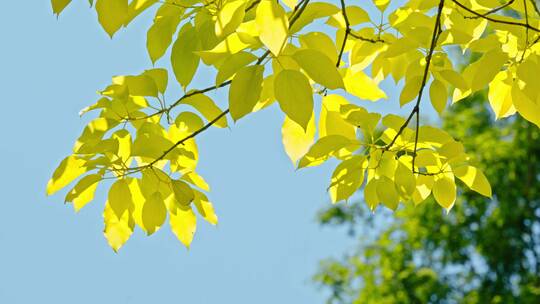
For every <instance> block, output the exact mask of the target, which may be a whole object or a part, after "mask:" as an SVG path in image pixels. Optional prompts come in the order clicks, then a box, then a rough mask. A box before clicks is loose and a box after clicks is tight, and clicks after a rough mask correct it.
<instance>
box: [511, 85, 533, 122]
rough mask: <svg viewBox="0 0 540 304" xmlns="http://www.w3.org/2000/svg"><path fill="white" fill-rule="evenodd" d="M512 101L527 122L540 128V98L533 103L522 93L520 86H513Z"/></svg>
mask: <svg viewBox="0 0 540 304" xmlns="http://www.w3.org/2000/svg"><path fill="white" fill-rule="evenodd" d="M512 101H513V102H514V106H515V107H516V109H517V111H518V112H519V114H520V115H521V116H522V117H523V118H525V119H526V120H528V121H530V122H532V123H534V124H535V125H537V126H538V127H539V128H540V97H539V98H537V100H536V101H532V100H530V99H529V97H528V96H527V95H525V94H523V92H522V91H521V89H520V88H519V85H518V84H517V83H514V85H513V86H512Z"/></svg>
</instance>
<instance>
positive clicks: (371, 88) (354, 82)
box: [343, 70, 387, 101]
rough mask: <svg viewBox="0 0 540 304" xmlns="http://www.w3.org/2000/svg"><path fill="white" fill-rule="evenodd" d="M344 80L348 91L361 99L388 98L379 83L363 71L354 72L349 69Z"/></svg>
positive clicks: (375, 99)
mask: <svg viewBox="0 0 540 304" xmlns="http://www.w3.org/2000/svg"><path fill="white" fill-rule="evenodd" d="M343 80H344V82H345V88H346V90H347V92H348V93H350V94H352V95H354V96H356V97H358V98H360V99H366V100H370V101H377V100H379V99H381V98H387V96H386V93H384V91H383V90H381V89H380V88H379V87H378V86H377V83H375V81H373V79H371V78H369V77H368V76H367V75H366V74H364V72H362V71H358V72H354V73H353V72H351V71H350V70H348V71H347V74H346V75H345V77H344V78H343Z"/></svg>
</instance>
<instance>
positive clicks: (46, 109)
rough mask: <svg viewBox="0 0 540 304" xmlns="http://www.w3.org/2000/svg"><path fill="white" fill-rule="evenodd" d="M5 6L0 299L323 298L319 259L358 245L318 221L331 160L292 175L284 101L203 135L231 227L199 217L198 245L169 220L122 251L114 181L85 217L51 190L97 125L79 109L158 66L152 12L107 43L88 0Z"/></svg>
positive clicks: (204, 156)
mask: <svg viewBox="0 0 540 304" xmlns="http://www.w3.org/2000/svg"><path fill="white" fill-rule="evenodd" d="M4 2H5V3H3V5H2V9H1V10H0V34H1V35H0V37H1V41H2V42H1V45H2V46H1V48H0V58H1V59H0V89H1V91H2V95H1V97H0V99H1V103H2V113H3V115H2V118H1V119H0V134H1V135H2V137H1V141H0V156H1V160H2V166H1V170H2V174H0V204H1V210H0V226H1V229H0V244H1V245H0V303H10V304H15V303H152V302H154V303H166V302H167V303H169V302H173V303H190V304H197V303H258V304H264V303H269V304H270V303H272V304H275V303H323V302H324V294H323V293H321V292H319V291H318V290H317V289H316V287H315V286H314V285H313V284H312V283H311V281H310V277H311V275H312V274H313V273H314V272H315V271H316V268H317V263H318V260H320V259H322V258H325V257H328V256H339V255H340V254H341V253H342V252H343V251H344V250H345V249H346V248H348V246H351V245H352V242H350V240H347V239H346V237H345V234H344V233H343V231H338V230H331V229H322V228H320V227H319V226H318V225H317V223H316V221H315V214H316V212H317V210H319V209H320V208H322V207H324V206H327V204H329V199H328V195H327V193H326V190H325V189H326V186H327V183H328V180H329V177H330V175H331V169H332V168H331V167H330V166H323V167H320V168H315V169H308V170H303V171H300V172H296V173H295V171H294V169H293V167H292V165H291V164H290V162H289V160H288V159H287V157H286V155H285V153H284V152H283V149H282V146H281V139H280V127H281V121H282V116H281V114H279V113H278V111H277V110H276V107H273V108H272V109H269V110H265V111H263V112H260V113H258V114H255V115H251V116H249V117H247V118H245V119H243V120H241V121H240V122H239V123H237V124H235V125H233V126H232V128H231V130H221V129H215V130H211V131H209V132H207V133H205V134H204V135H203V136H201V137H200V139H199V145H200V151H201V162H200V169H199V170H200V172H201V174H202V175H203V176H205V177H206V178H207V180H208V181H209V182H210V184H211V185H212V188H213V189H212V192H211V194H210V197H211V199H212V200H213V201H214V204H215V207H216V209H217V212H218V214H219V217H220V224H219V226H218V227H212V226H210V225H208V224H206V223H203V222H202V221H201V222H200V225H199V227H198V231H197V235H196V237H195V240H194V242H193V244H192V248H191V250H189V251H187V250H186V249H185V248H184V247H182V246H181V245H180V243H179V242H178V241H177V240H176V238H175V237H174V235H173V234H172V233H171V232H170V230H169V228H168V227H164V228H163V229H162V230H160V231H159V232H158V233H156V234H155V235H153V236H151V237H146V236H144V235H143V233H142V232H141V231H136V233H135V234H134V235H133V236H132V238H131V239H130V240H129V241H128V243H127V244H126V246H125V247H123V248H122V249H121V251H120V253H119V254H115V253H114V252H113V251H112V250H111V249H110V248H109V247H108V245H107V243H106V241H105V239H104V237H103V235H102V229H103V223H102V217H101V212H102V209H103V203H104V197H105V192H104V191H103V190H104V189H103V188H101V189H100V190H99V191H98V193H97V195H96V200H95V201H94V202H93V203H92V204H90V205H88V206H87V207H85V208H84V209H83V210H82V211H81V212H80V213H79V214H75V213H74V212H73V209H72V208H71V206H68V205H64V204H63V198H64V194H65V191H64V192H62V193H61V194H59V195H54V196H52V197H46V196H45V185H46V183H47V180H48V178H49V176H50V174H51V172H52V171H53V170H54V168H55V166H56V165H57V164H58V162H59V161H60V160H61V159H62V158H63V157H64V156H66V155H67V154H69V152H70V149H71V147H72V144H73V141H74V140H75V139H76V137H77V136H78V135H79V133H80V131H81V130H82V128H83V126H84V123H85V121H86V119H81V118H79V117H78V115H77V113H78V112H79V110H80V109H82V108H83V107H85V106H86V105H88V104H90V103H92V102H93V101H94V100H95V99H96V98H97V95H96V93H95V91H96V90H98V89H102V88H104V86H105V85H107V84H108V83H109V82H110V77H111V76H112V75H116V74H130V73H139V72H141V71H142V70H144V69H146V68H149V67H151V63H150V60H149V58H148V56H147V54H146V50H145V47H144V46H145V37H146V35H145V32H146V29H147V28H148V26H149V22H150V18H148V17H150V16H148V15H147V16H146V17H143V18H141V19H140V20H139V21H137V22H135V23H134V24H133V25H131V26H130V27H129V28H128V30H123V31H121V32H120V33H119V34H117V36H115V38H114V39H113V40H110V39H109V38H108V36H107V35H106V34H105V33H104V31H103V30H102V29H101V28H100V27H98V25H97V21H96V18H95V13H94V11H93V10H90V9H88V7H87V1H75V2H76V3H75V4H74V5H72V6H71V7H69V8H68V9H67V10H66V11H65V12H64V14H63V15H61V16H60V18H59V20H57V19H56V18H55V17H54V16H53V14H52V11H51V8H50V6H49V1H45V0H43V1H4ZM224 102H225V100H222V101H221V105H223V104H224ZM392 103H394V104H395V102H392ZM387 105H388V102H387V103H386V104H385V105H381V107H385V106H387ZM366 229H369V227H366Z"/></svg>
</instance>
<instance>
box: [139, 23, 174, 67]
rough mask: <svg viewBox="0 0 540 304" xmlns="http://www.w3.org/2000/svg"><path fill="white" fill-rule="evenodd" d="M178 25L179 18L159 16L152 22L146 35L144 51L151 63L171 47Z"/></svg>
mask: <svg viewBox="0 0 540 304" xmlns="http://www.w3.org/2000/svg"><path fill="white" fill-rule="evenodd" d="M178 23H180V17H179V16H160V17H156V20H154V23H153V24H152V26H151V27H150V29H149V30H148V32H147V33H146V49H147V50H148V55H150V60H152V63H155V62H156V61H157V60H158V59H159V58H161V57H162V56H163V55H164V54H165V52H166V51H167V49H168V48H169V46H170V45H171V42H172V38H173V35H174V33H175V32H176V27H177V26H178Z"/></svg>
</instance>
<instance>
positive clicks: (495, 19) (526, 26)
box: [452, 0, 540, 33]
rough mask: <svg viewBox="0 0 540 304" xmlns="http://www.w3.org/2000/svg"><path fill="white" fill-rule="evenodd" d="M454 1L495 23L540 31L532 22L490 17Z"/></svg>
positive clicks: (455, 1)
mask: <svg viewBox="0 0 540 304" xmlns="http://www.w3.org/2000/svg"><path fill="white" fill-rule="evenodd" d="M452 2H454V3H455V4H456V5H457V6H459V7H461V8H462V9H464V10H465V11H467V12H469V13H471V14H473V15H475V16H478V17H479V18H483V19H486V20H488V21H491V22H493V23H500V24H507V25H515V26H521V27H525V28H528V29H530V30H532V31H535V32H537V33H540V29H538V28H536V27H534V26H532V25H530V24H527V23H522V22H517V21H510V20H501V19H497V18H493V17H490V16H488V15H485V14H482V13H479V12H477V11H475V10H473V9H471V8H469V7H467V6H466V5H464V4H462V3H461V2H459V1H457V0H452Z"/></svg>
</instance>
